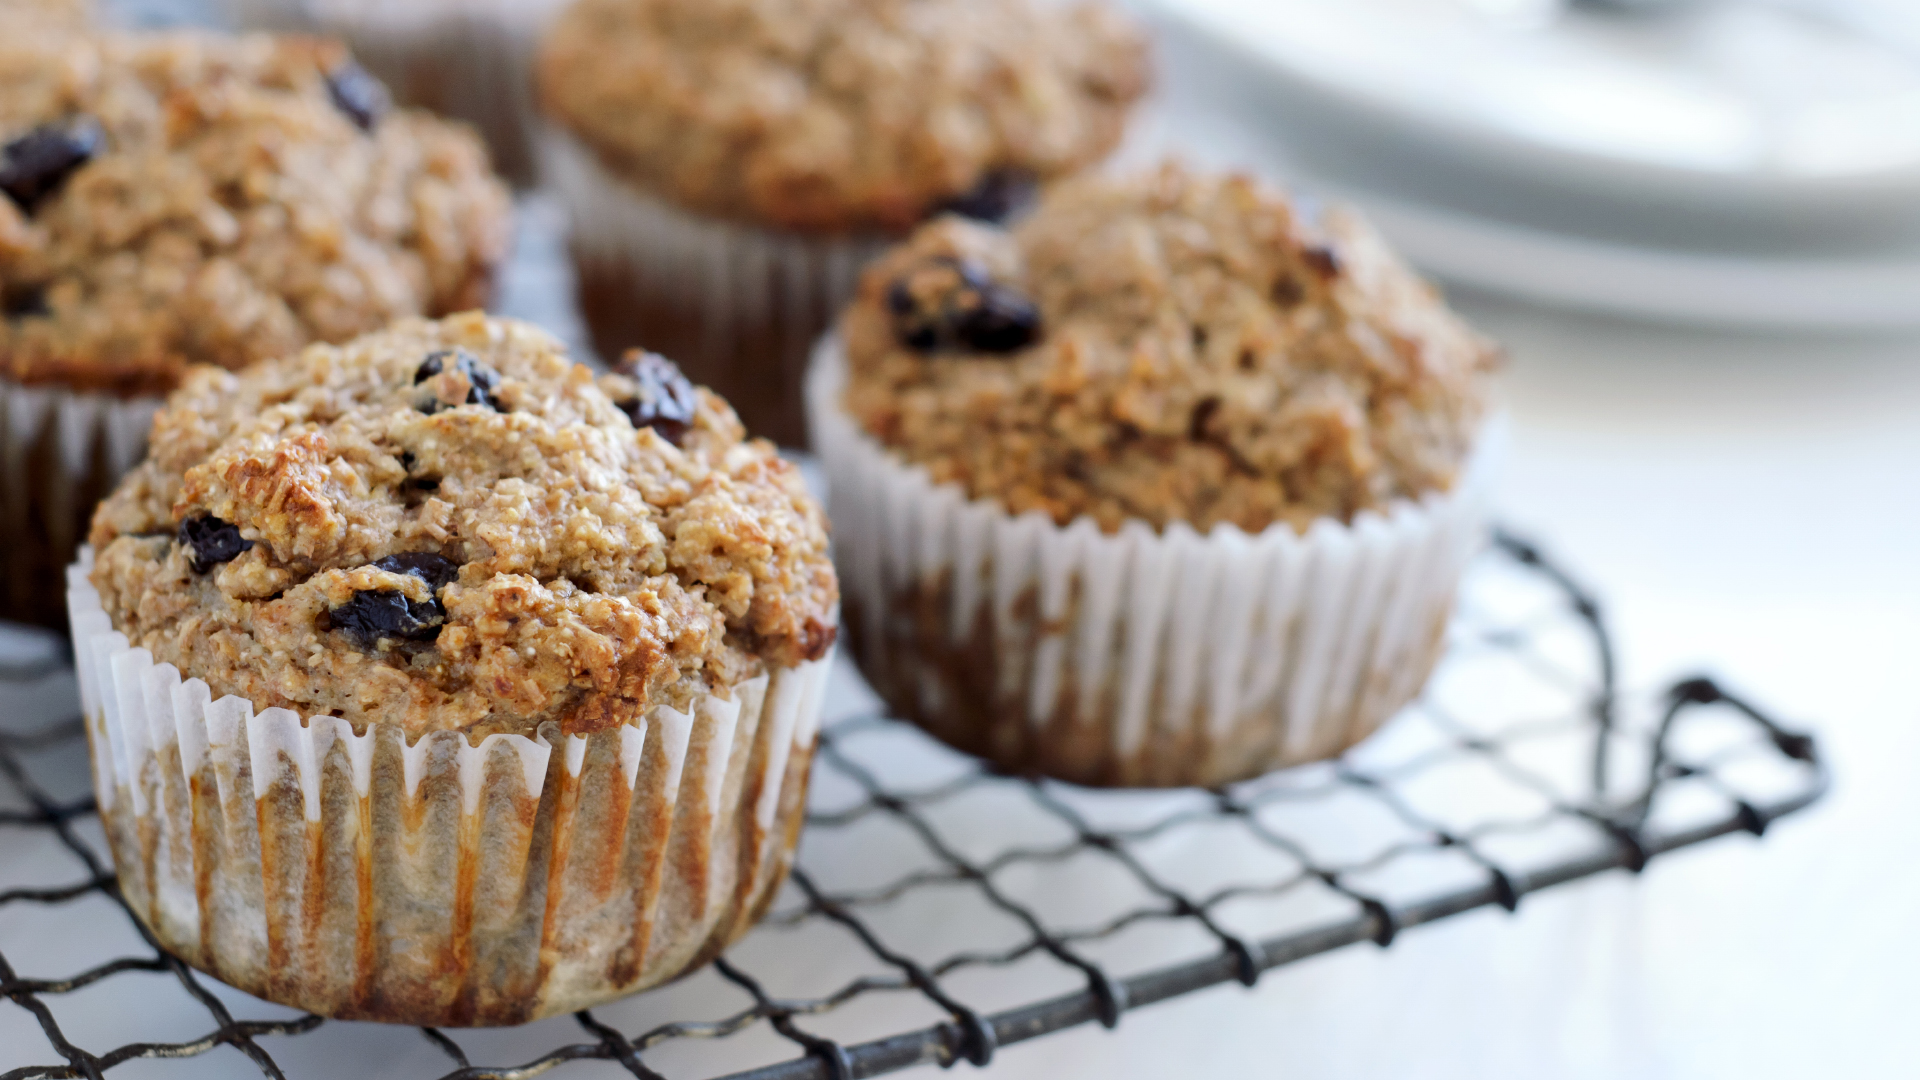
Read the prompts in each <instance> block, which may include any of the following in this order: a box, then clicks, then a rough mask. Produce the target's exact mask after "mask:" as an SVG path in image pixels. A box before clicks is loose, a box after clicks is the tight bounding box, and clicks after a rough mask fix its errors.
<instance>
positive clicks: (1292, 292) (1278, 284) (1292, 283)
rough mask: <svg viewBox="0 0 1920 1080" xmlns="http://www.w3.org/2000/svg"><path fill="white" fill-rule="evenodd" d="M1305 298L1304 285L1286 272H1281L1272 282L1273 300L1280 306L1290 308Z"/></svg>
mask: <svg viewBox="0 0 1920 1080" xmlns="http://www.w3.org/2000/svg"><path fill="white" fill-rule="evenodd" d="M1306 298H1307V289H1306V286H1304V285H1302V284H1300V282H1299V281H1297V280H1295V279H1294V278H1293V277H1291V276H1290V275H1287V274H1282V275H1280V276H1279V277H1277V278H1275V279H1274V282H1273V302H1274V303H1276V304H1279V305H1280V306H1281V307H1285V308H1290V307H1294V306H1296V305H1298V304H1299V303H1300V301H1302V300H1305V299H1306Z"/></svg>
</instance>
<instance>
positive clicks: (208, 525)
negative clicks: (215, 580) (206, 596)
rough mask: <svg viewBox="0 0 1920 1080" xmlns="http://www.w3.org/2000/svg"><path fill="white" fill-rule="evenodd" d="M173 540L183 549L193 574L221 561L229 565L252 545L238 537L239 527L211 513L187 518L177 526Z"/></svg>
mask: <svg viewBox="0 0 1920 1080" xmlns="http://www.w3.org/2000/svg"><path fill="white" fill-rule="evenodd" d="M174 540H175V541H176V542H177V543H179V545H180V546H181V547H183V548H186V549H187V563H188V565H190V566H192V567H193V572H194V573H196V574H204V573H206V572H207V571H209V570H211V569H213V568H214V567H216V566H218V565H220V564H221V563H224V562H232V561H233V560H235V559H237V558H239V557H240V553H241V552H243V551H245V550H247V549H248V548H250V547H252V546H253V541H251V540H247V539H245V538H243V537H242V536H241V535H240V527H239V526H237V525H234V524H231V523H230V522H225V521H222V520H220V519H219V518H217V517H214V516H213V515H212V514H201V515H200V516H198V517H190V518H188V519H186V520H185V521H182V522H181V523H180V531H179V532H178V533H176V534H175V535H174Z"/></svg>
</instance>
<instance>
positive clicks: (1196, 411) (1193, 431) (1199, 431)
mask: <svg viewBox="0 0 1920 1080" xmlns="http://www.w3.org/2000/svg"><path fill="white" fill-rule="evenodd" d="M1220 404H1221V403H1220V399H1219V398H1218V397H1215V396H1213V395H1211V394H1209V395H1208V396H1206V397H1203V398H1201V399H1200V400H1199V401H1198V402H1197V403H1195V404H1194V406H1193V415H1192V417H1191V419H1190V420H1189V422H1188V424H1187V438H1189V439H1192V440H1193V441H1194V442H1200V441H1202V440H1204V439H1206V437H1207V425H1208V424H1209V423H1211V422H1212V421H1213V416H1214V414H1215V413H1217V412H1219V411H1220Z"/></svg>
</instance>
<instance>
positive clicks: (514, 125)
mask: <svg viewBox="0 0 1920 1080" xmlns="http://www.w3.org/2000/svg"><path fill="white" fill-rule="evenodd" d="M226 6H227V11H228V14H229V16H230V17H231V18H232V20H233V22H234V24H235V25H237V26H240V27H243V28H245V29H249V30H279V31H289V30H292V31H299V32H305V33H320V34H326V35H329V36H333V37H338V38H340V39H342V40H344V41H346V43H347V44H348V45H349V46H350V47H351V48H352V49H353V54H354V56H356V57H358V58H359V60H360V62H361V63H363V64H365V65H366V66H367V70H369V71H371V72H373V74H374V75H375V76H377V77H378V78H379V79H380V80H381V81H382V82H384V83H386V85H387V86H388V87H390V88H391V89H392V90H393V93H394V95H395V96H396V97H397V98H398V99H399V100H400V101H401V102H403V103H405V104H407V105H413V106H418V107H420V108H423V109H430V110H432V111H434V112H436V113H439V114H441V115H443V116H449V117H454V118H456V119H459V120H464V121H466V122H467V123H469V124H472V125H473V126H474V127H475V128H476V129H478V130H479V131H480V133H481V135H482V136H483V137H484V138H485V139H486V142H487V147H488V148H489V149H490V150H492V152H493V160H494V163H495V165H496V167H497V168H498V169H499V170H500V172H501V174H502V175H503V176H505V177H506V178H507V179H508V180H510V181H512V182H513V184H514V185H515V186H516V187H523V188H526V187H532V186H534V184H535V183H536V182H537V181H538V178H539V177H538V169H537V163H536V156H535V149H534V148H535V141H536V140H535V135H534V133H535V127H536V117H537V111H536V110H535V108H534V104H533V93H532V87H533V76H532V66H533V51H534V46H535V44H536V43H537V42H538V40H539V37H540V31H541V30H542V28H543V27H544V26H545V25H546V23H547V21H548V19H549V18H551V16H552V15H553V13H554V12H555V11H557V10H559V8H560V0H382V2H370V0H226Z"/></svg>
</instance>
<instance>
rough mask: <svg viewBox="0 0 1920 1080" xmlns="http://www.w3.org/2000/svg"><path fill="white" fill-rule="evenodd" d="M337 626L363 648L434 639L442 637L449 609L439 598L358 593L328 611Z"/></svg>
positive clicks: (387, 592) (376, 592)
mask: <svg viewBox="0 0 1920 1080" xmlns="http://www.w3.org/2000/svg"><path fill="white" fill-rule="evenodd" d="M327 618H328V619H329V621H330V622H331V625H332V627H333V629H335V630H338V631H340V632H342V633H344V634H346V635H347V636H348V637H350V638H352V639H354V641H355V642H356V643H357V644H358V645H359V646H360V647H361V648H363V649H369V650H371V649H374V648H377V647H378V646H379V644H380V642H381V640H382V639H390V640H393V641H432V640H433V639H434V638H436V637H438V636H440V627H441V625H442V624H444V623H445V622H446V621H447V609H445V608H443V607H441V606H440V601H438V600H422V601H414V600H409V599H407V598H406V596H404V595H403V594H401V593H397V592H390V591H374V590H368V591H366V592H357V593H354V594H353V595H352V596H350V597H348V598H347V602H346V603H344V604H341V605H340V606H339V607H337V608H330V609H328V611H327Z"/></svg>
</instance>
